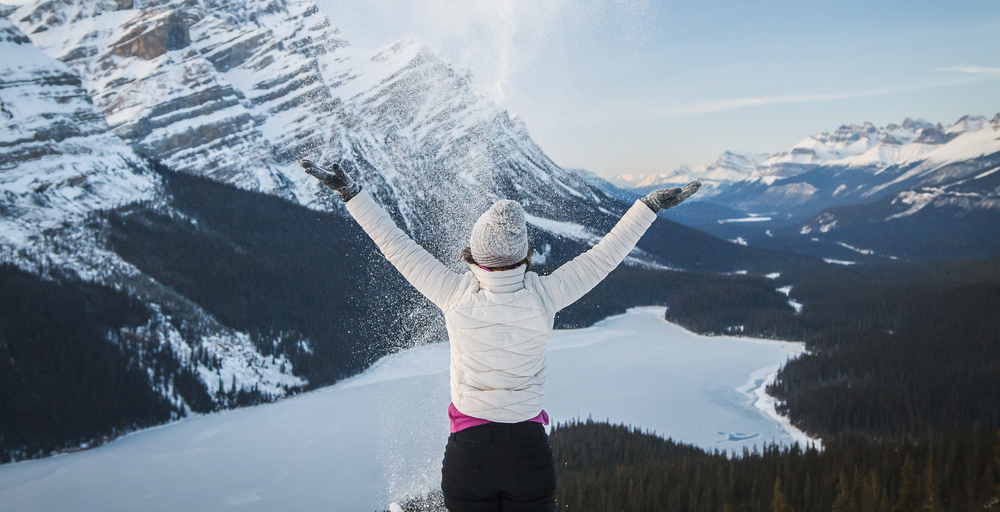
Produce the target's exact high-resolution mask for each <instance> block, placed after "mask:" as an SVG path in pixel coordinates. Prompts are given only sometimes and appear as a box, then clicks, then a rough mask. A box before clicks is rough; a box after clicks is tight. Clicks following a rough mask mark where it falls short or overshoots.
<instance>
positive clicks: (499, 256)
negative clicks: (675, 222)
mask: <svg viewBox="0 0 1000 512" xmlns="http://www.w3.org/2000/svg"><path fill="white" fill-rule="evenodd" d="M302 167H303V169H305V171H306V172H307V173H309V174H310V175H311V176H314V177H316V178H317V179H319V180H320V181H322V182H323V183H324V184H325V185H326V186H328V187H330V188H331V189H333V190H334V191H335V192H336V193H337V194H339V195H340V197H341V198H342V199H343V200H344V202H345V203H346V205H347V211H348V212H350V214H351V215H352V216H353V217H354V218H355V219H356V220H357V221H358V224H360V225H361V227H362V229H364V230H365V232H367V233H368V235H369V236H371V238H372V240H374V241H375V243H376V244H377V245H378V247H379V249H381V250H382V253H383V254H384V255H385V257H386V258H387V259H388V260H389V261H390V262H391V263H392V264H393V265H394V266H395V267H396V268H397V269H398V270H399V271H400V272H401V273H402V274H403V276H404V277H405V278H406V280H407V281H409V282H410V283H411V284H412V285H413V286H414V287H415V288H416V289H417V290H418V291H420V293H422V294H423V295H424V296H426V297H427V298H428V299H430V301H431V302H433V303H434V304H435V305H436V306H437V307H439V308H441V311H442V312H443V313H444V317H445V324H446V326H447V328H448V340H449V342H450V345H451V400H452V403H451V405H450V406H449V407H448V417H449V419H450V422H451V435H450V436H449V437H448V445H447V447H446V448H445V455H444V463H443V468H442V471H441V473H442V481H441V490H442V491H443V492H444V500H445V506H446V507H448V510H450V511H452V512H465V511H481V510H482V511H486V510H489V511H497V510H502V511H551V510H553V507H554V499H555V488H556V480H555V467H554V463H553V458H552V449H551V448H550V446H549V442H548V436H547V435H546V434H545V427H544V425H547V424H548V420H549V418H548V415H547V414H546V413H545V411H544V410H542V405H543V399H544V396H545V375H546V364H545V349H546V345H547V343H548V338H549V333H551V332H552V325H553V320H554V319H555V315H556V313H557V312H558V311H559V310H560V309H562V308H565V307H566V306H569V305H570V304H572V303H573V302H575V301H576V300H577V299H579V298H580V297H582V296H583V295H584V294H585V293H587V292H588V291H590V289H592V288H593V287H594V286H596V285H597V283H599V282H600V281H601V280H602V279H604V277H605V276H607V275H608V273H610V272H611V271H612V270H614V268H615V267H617V266H618V264H619V263H621V261H622V260H623V259H625V256H626V255H628V253H629V251H631V250H632V248H633V247H634V246H635V244H636V242H638V241H639V238H640V237H641V236H642V234H643V233H644V232H645V231H646V229H648V228H649V226H650V225H651V224H652V223H653V221H654V220H655V219H656V212H657V211H659V210H661V209H665V208H671V207H673V206H676V205H678V204H680V203H681V201H684V200H685V199H687V198H688V197H690V196H691V195H692V194H694V193H695V192H697V191H698V188H699V187H700V186H701V185H700V184H699V183H698V182H692V183H690V184H688V185H686V186H685V187H684V188H683V189H680V188H670V189H662V190H657V191H654V192H651V193H650V194H649V195H648V196H646V197H644V198H642V199H640V200H638V201H636V202H635V204H634V205H633V206H632V208H631V209H629V211H628V212H627V213H625V216H624V217H622V219H621V220H620V221H619V222H618V224H617V225H616V226H615V227H614V229H612V230H611V232H610V233H608V235H607V236H605V237H604V239H603V240H601V242H600V243H598V244H597V245H596V246H594V247H593V248H591V249H590V250H589V251H587V252H585V253H584V254H582V255H580V256H578V257H577V258H575V259H573V261H570V262H569V263H566V264H565V265H563V266H561V267H559V268H558V269H556V270H555V271H554V272H552V274H551V275H549V276H546V277H540V276H539V275H538V274H536V273H534V272H530V271H528V267H529V265H530V252H529V250H528V234H527V229H526V228H527V227H526V224H525V218H524V211H523V210H522V208H521V205H520V204H519V203H517V202H516V201H510V200H501V201H497V202H496V203H494V204H493V206H492V207H491V208H490V209H489V210H488V211H487V212H486V213H484V214H482V216H480V217H479V220H477V221H476V224H475V226H473V228H472V234H471V236H470V238H469V247H468V248H466V250H464V251H462V254H463V259H465V260H466V261H467V262H468V263H469V272H466V273H465V274H458V273H455V272H452V271H451V270H448V268H447V267H445V266H444V265H443V264H441V262H439V261H437V260H436V259H435V258H434V257H433V256H431V255H430V253H428V252H427V251H426V250H424V249H423V248H422V247H420V246H419V245H418V244H417V243H416V242H414V241H413V240H411V239H410V237H409V236H407V235H406V233H404V232H403V231H402V230H400V229H399V228H398V227H396V225H395V224H394V223H393V222H392V219H390V218H389V216H388V215H387V214H386V213H385V211H384V210H382V208H381V207H380V206H379V205H378V203H376V202H375V201H374V200H372V198H371V197H370V196H369V195H368V194H367V193H365V192H363V191H361V188H360V187H359V186H357V185H355V184H354V183H353V182H352V181H351V180H350V178H349V177H348V176H347V175H346V174H344V172H343V171H342V170H341V169H340V166H338V165H337V164H333V166H332V169H331V171H330V172H327V171H324V170H322V169H320V168H318V167H317V166H316V165H315V164H313V163H312V162H310V161H308V160H303V161H302Z"/></svg>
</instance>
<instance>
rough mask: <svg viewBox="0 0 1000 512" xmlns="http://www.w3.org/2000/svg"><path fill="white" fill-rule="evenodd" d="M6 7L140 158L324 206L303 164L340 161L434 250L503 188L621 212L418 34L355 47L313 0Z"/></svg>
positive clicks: (569, 215)
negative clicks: (77, 80) (375, 46)
mask: <svg viewBox="0 0 1000 512" xmlns="http://www.w3.org/2000/svg"><path fill="white" fill-rule="evenodd" d="M10 17H11V19H12V20H13V21H14V23H16V24H17V25H18V26H20V27H21V28H22V30H24V31H26V32H28V33H30V34H31V37H32V41H33V42H34V43H35V44H36V45H37V46H38V47H40V48H41V49H43V50H44V51H45V52H46V53H48V54H49V55H51V56H54V57H56V58H58V59H60V60H62V61H64V62H65V63H66V64H67V65H68V66H70V67H71V68H72V69H73V70H74V71H76V72H77V73H78V74H79V75H80V76H81V77H82V79H83V83H84V85H85V87H86V88H87V90H88V91H89V92H90V94H91V96H92V97H93V98H94V102H95V105H96V106H97V108H98V109H99V110H100V111H101V112H102V113H103V114H104V116H105V118H106V119H107V122H108V124H109V125H110V126H111V127H112V130H113V131H114V132H115V133H116V134H118V135H119V136H121V137H122V138H123V139H124V140H125V141H126V142H127V143H128V144H129V145H130V146H132V148H133V149H134V150H135V151H136V152H137V153H138V154H141V155H144V156H148V157H151V158H155V159H158V160H160V161H162V162H163V163H164V164H166V165H168V166H169V167H171V168H172V169H175V170H179V171H181V172H186V173H190V174H196V175H201V176H206V177H209V178H212V179H214V180H218V181H222V182H225V183H229V184H233V185H236V186H239V187H241V188H245V189H249V190H257V191H262V192H267V193H272V194H276V195H279V196H282V197H285V198H288V199H291V200H293V201H297V202H299V203H301V204H304V205H309V206H311V207H314V208H320V209H327V208H336V206H335V205H336V203H335V202H331V201H330V200H329V196H328V194H327V192H326V191H324V190H322V189H320V188H319V187H318V186H317V184H316V183H314V182H313V181H312V180H311V179H309V178H307V177H306V176H305V175H304V174H303V173H302V172H301V170H300V169H299V168H298V165H297V161H298V160H299V159H300V158H303V157H310V158H312V159H316V160H325V161H331V160H348V161H349V162H350V163H349V165H348V168H349V171H350V172H352V173H354V174H355V175H356V176H357V177H358V178H359V179H360V180H361V181H362V182H363V183H364V184H365V186H366V188H368V190H370V191H372V192H374V193H375V195H376V197H377V198H378V199H379V200H380V201H381V202H382V203H383V204H385V205H386V206H387V207H389V209H390V210H391V211H392V212H393V213H394V214H395V215H398V219H399V220H400V221H402V223H403V224H404V225H405V226H406V227H407V228H409V230H410V231H411V233H413V234H414V235H415V236H416V237H418V238H419V239H421V240H422V241H423V242H425V243H426V244H428V245H429V246H430V248H431V249H432V251H433V252H435V253H436V254H438V255H440V256H444V255H445V254H448V255H449V256H450V255H451V253H453V252H455V251H456V250H457V249H460V248H461V247H463V246H464V244H465V240H464V237H465V236H466V233H467V232H468V229H469V228H470V227H471V222H472V221H474V220H475V217H476V216H477V215H478V212H479V211H483V210H485V209H486V207H487V206H488V205H489V204H490V203H491V202H492V201H493V200H495V199H498V198H500V197H510V198H514V199H520V200H522V201H523V202H525V203H526V206H527V207H528V211H529V212H532V214H533V215H536V216H539V217H545V218H549V219H555V220H579V217H580V215H583V214H586V216H588V217H592V219H591V220H589V221H588V222H589V223H590V224H591V225H593V226H595V227H598V226H599V227H602V228H603V227H604V226H605V225H606V224H607V223H608V222H610V221H611V220H613V217H614V216H615V215H617V214H619V213H621V210H622V205H621V204H620V203H618V202H617V201H614V200H610V199H609V198H608V197H607V196H605V195H603V194H602V193H600V192H597V191H595V190H594V189H592V188H591V187H589V186H588V185H587V184H586V183H585V182H584V181H583V180H581V179H580V178H579V177H578V176H576V175H575V174H573V173H568V172H565V171H563V170H562V169H560V168H559V167H558V166H556V165H555V164H554V163H553V162H552V161H551V160H550V159H549V158H548V157H547V156H546V155H545V154H544V152H543V151H542V150H541V149H540V148H539V147H538V146H537V145H536V144H535V143H534V142H533V141H532V140H531V138H530V136H529V135H528V133H527V129H526V128H525V126H524V124H523V123H521V122H520V121H519V120H516V119H511V118H510V117H509V116H508V115H507V113H506V112H504V111H502V110H499V109H497V108H496V106H495V105H493V104H492V103H491V102H489V101H488V100H486V99H485V98H484V97H483V96H482V95H480V94H478V93H476V92H475V91H474V90H473V89H472V88H471V87H470V80H469V78H468V77H466V76H462V75H460V74H457V73H456V72H455V71H454V70H453V69H451V68H450V67H449V66H448V65H446V64H445V63H443V62H442V61H441V60H440V59H439V58H438V57H437V56H435V55H434V54H433V53H432V52H431V51H430V50H429V49H427V48H426V47H425V46H423V45H422V44H421V43H420V42H419V41H417V40H415V39H412V38H408V39H403V40H400V41H398V42H396V43H395V44H392V45H390V46H388V47H385V48H382V49H380V50H378V51H376V52H375V53H374V54H368V53H366V52H358V51H355V50H353V49H351V48H350V47H349V46H348V43H347V42H346V41H345V40H344V39H342V38H340V37H339V31H338V30H337V29H336V28H334V27H333V26H332V25H331V23H330V21H329V20H328V19H327V18H326V16H324V15H323V14H322V13H320V12H319V10H318V9H317V7H316V6H315V5H314V4H313V3H312V2H310V1H307V0H303V1H294V2H272V1H263V0H257V1H250V2H237V1H222V2H212V3H207V2H182V1H177V0H175V1H148V0H146V1H136V2H133V3H132V4H120V3H114V2H106V1H104V2H102V1H94V0H70V1H67V2H36V3H33V4H28V5H25V6H23V7H21V8H20V9H18V10H17V11H16V12H15V13H13V14H11V16H10ZM56 26H58V27H60V30H58V31H55V30H49V29H50V28H52V27H56ZM431 190H432V191H433V193H425V192H428V191H431ZM597 204H601V205H602V206H601V207H600V208H597V207H596V206H595V205H597ZM470 212H471V213H470ZM605 212H607V213H605ZM574 216H575V217H576V219H573V217H574ZM441 233H449V234H454V236H450V237H449V236H441ZM448 259H449V260H450V259H451V258H450V257H449V258H448Z"/></svg>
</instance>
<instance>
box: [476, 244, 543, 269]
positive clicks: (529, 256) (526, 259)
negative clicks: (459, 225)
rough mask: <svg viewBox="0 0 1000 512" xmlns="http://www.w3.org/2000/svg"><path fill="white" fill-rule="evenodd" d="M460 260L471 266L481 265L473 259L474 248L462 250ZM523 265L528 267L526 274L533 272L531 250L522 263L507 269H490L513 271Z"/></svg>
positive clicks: (509, 266)
mask: <svg viewBox="0 0 1000 512" xmlns="http://www.w3.org/2000/svg"><path fill="white" fill-rule="evenodd" d="M458 259H460V260H462V261H464V262H466V263H468V264H470V265H479V263H476V260H475V258H473V257H472V248H471V247H466V248H465V249H462V252H461V253H459V255H458ZM521 265H527V267H526V268H525V269H524V271H525V272H527V271H529V270H531V249H530V248H529V249H528V255H527V256H525V257H524V259H523V260H521V261H519V262H517V263H515V264H513V265H508V266H506V267H493V268H490V270H511V269H515V268H517V267H519V266H521ZM479 266H482V265H479ZM484 268H489V267H484Z"/></svg>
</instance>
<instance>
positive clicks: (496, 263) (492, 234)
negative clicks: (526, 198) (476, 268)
mask: <svg viewBox="0 0 1000 512" xmlns="http://www.w3.org/2000/svg"><path fill="white" fill-rule="evenodd" d="M469 248H470V249H472V259H474V260H476V263H478V264H480V265H482V266H484V267H491V268H493V267H506V266H509V265H514V264H515V263H519V262H521V260H523V259H524V258H527V257H528V229H527V226H526V225H525V222H524V209H523V208H521V204H520V203H518V202H517V201H511V200H510V199H501V200H500V201H497V202H495V203H493V206H491V207H490V209H489V210H486V213H484V214H482V215H480V216H479V220H477V221H476V225H475V226H473V227H472V236H471V237H469Z"/></svg>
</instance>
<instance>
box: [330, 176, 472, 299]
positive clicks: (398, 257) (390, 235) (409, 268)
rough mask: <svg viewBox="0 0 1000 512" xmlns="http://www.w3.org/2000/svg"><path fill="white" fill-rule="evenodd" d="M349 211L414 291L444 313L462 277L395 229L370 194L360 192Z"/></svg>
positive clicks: (351, 202)
mask: <svg viewBox="0 0 1000 512" xmlns="http://www.w3.org/2000/svg"><path fill="white" fill-rule="evenodd" d="M346 204H347V211H348V212H350V213H351V216H352V217H354V219H355V220H357V221H358V224H359V225H360V226H361V229H364V230H365V233H368V236H370V237H371V239H372V240H374V241H375V245H377V246H378V248H379V249H381V250H382V254H384V255H385V258H386V259H387V260H389V263H392V265H393V266H394V267H396V269H397V270H399V272H400V273H401V274H403V277H405V278H406V280H407V281H409V282H410V284H412V285H413V287H414V288H416V289H417V291H419V292H420V293H422V294H423V295H424V296H425V297H427V298H428V299H430V301H431V302H433V303H434V305H436V306H437V307H439V308H441V309H444V308H445V306H446V305H447V304H448V302H449V301H450V299H451V297H452V294H454V293H455V292H456V291H458V289H459V286H460V285H461V283H462V275H461V274H458V273H457V272H452V271H451V270H449V269H448V267H446V266H444V264H442V263H441V262H440V261H438V260H437V258H435V257H434V256H433V255H431V253H429V252H427V250H426V249H424V248H423V247H421V246H420V245H419V244H417V243H416V242H414V241H413V239H412V238H410V237H409V235H407V234H406V233H404V232H403V230H401V229H399V228H398V227H397V226H396V223H394V222H393V221H392V218H391V217H389V214H387V213H386V212H385V210H383V209H382V207H381V206H379V204H378V203H376V202H375V200H374V199H372V197H371V196H370V195H368V193H367V192H365V191H361V192H360V193H358V194H357V195H356V196H354V197H353V198H352V199H351V200H350V201H348V202H347V203H346Z"/></svg>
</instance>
